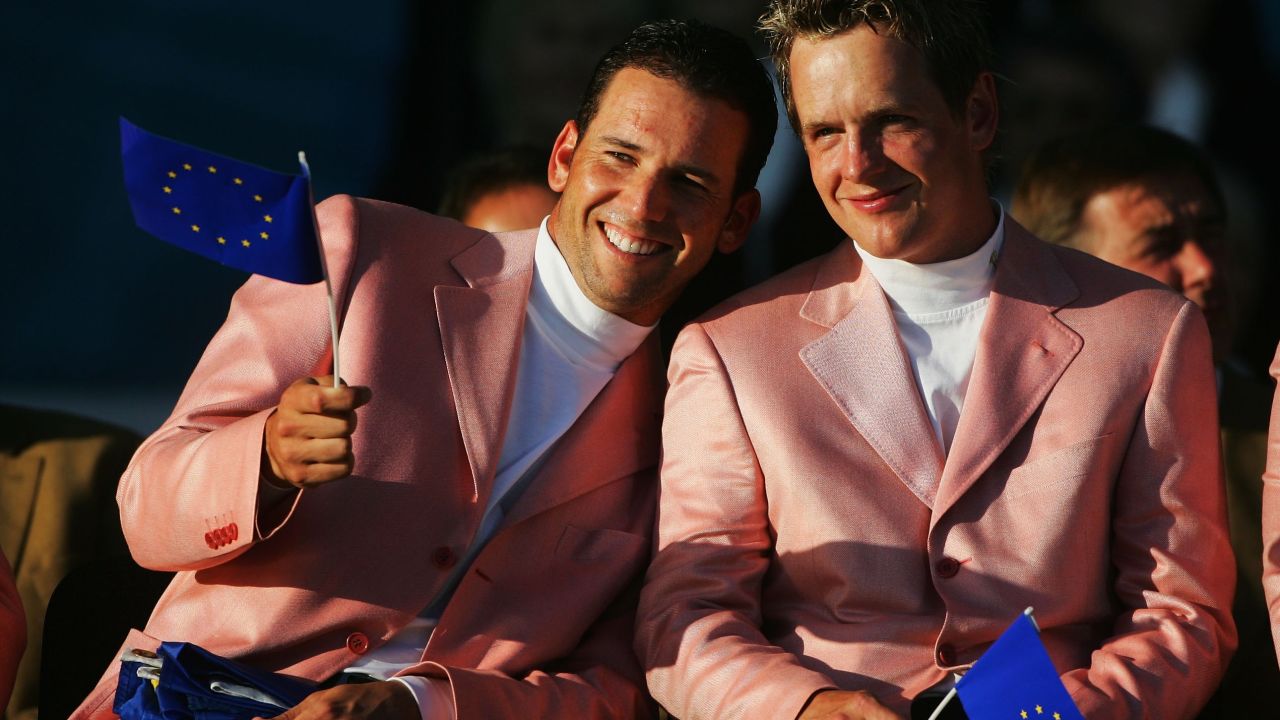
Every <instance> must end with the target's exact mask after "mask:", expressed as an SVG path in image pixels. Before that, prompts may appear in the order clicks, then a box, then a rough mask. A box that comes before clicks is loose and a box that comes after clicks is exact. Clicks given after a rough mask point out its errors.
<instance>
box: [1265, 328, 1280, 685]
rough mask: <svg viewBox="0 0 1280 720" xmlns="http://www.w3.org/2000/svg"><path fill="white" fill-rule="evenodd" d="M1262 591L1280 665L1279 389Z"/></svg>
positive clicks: (1274, 367) (1279, 362)
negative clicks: (1264, 594)
mask: <svg viewBox="0 0 1280 720" xmlns="http://www.w3.org/2000/svg"><path fill="white" fill-rule="evenodd" d="M1271 377H1272V378H1275V379H1276V380H1280V347H1277V348H1276V358H1275V360H1274V361H1273V362H1272V363H1271ZM1262 589H1263V591H1264V592H1265V593H1266V596H1267V608H1268V609H1269V610H1270V612H1271V635H1272V638H1273V641H1274V642H1275V646H1276V656H1277V661H1278V662H1280V388H1278V389H1277V391H1276V395H1275V401H1274V403H1273V404H1272V406H1271V431H1270V433H1269V434H1268V435H1267V470H1266V472H1265V473H1263V475H1262Z"/></svg>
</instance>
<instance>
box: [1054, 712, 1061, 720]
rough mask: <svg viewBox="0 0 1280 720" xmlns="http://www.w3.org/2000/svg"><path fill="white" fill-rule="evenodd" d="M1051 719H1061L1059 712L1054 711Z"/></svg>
mask: <svg viewBox="0 0 1280 720" xmlns="http://www.w3.org/2000/svg"><path fill="white" fill-rule="evenodd" d="M1053 720H1062V714H1061V713H1054V714H1053Z"/></svg>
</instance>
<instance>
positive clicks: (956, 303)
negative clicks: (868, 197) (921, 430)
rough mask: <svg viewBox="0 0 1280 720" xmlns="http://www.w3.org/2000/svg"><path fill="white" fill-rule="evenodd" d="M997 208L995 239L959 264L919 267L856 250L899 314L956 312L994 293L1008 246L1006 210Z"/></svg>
mask: <svg viewBox="0 0 1280 720" xmlns="http://www.w3.org/2000/svg"><path fill="white" fill-rule="evenodd" d="M993 202H994V201H993ZM996 208H997V210H998V212H997V218H998V219H997V221H996V229H995V231H994V232H992V233H991V237H989V238H987V241H986V242H984V243H983V244H982V247H979V248H978V249H977V250H975V251H974V252H972V253H970V254H968V255H966V256H964V257H962V258H956V259H955V260H944V261H942V262H937V263H928V264H915V263H909V262H907V261H905V260H887V259H885V258H879V257H876V256H874V255H872V254H871V253H869V252H867V251H866V250H863V249H862V247H861V246H859V245H858V243H856V242H855V243H853V247H854V249H855V250H857V252H858V255H859V257H861V258H862V262H863V263H864V264H865V265H866V267H867V269H868V270H870V271H871V274H872V275H873V276H874V277H875V279H876V282H878V283H879V284H880V287H881V289H883V290H884V294H885V297H887V298H889V304H890V305H891V306H893V309H894V310H895V311H897V312H903V313H906V314H908V315H921V314H926V313H935V312H943V311H946V310H952V309H954V308H958V307H962V306H964V305H968V304H970V303H973V302H976V301H978V300H981V299H983V298H985V297H987V296H988V295H989V294H990V293H991V285H992V281H993V279H994V277H995V271H996V259H997V258H998V257H999V254H1000V248H1001V246H1003V244H1004V208H1002V207H1000V206H999V203H996Z"/></svg>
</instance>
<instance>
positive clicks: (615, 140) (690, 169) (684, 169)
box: [600, 135, 720, 184]
mask: <svg viewBox="0 0 1280 720" xmlns="http://www.w3.org/2000/svg"><path fill="white" fill-rule="evenodd" d="M600 139H601V140H602V141H604V143H605V144H607V145H614V146H617V147H620V148H622V149H623V150H631V151H633V152H641V151H643V150H644V148H643V147H641V146H639V145H637V144H635V143H633V142H631V141H630V140H623V139H622V138H620V137H616V136H613V135H602V136H601V137H600ZM671 169H672V170H673V171H675V172H676V173H677V174H680V175H690V176H693V177H696V178H701V179H702V180H704V181H706V182H707V183H709V184H719V183H720V177H719V176H718V175H716V174H715V173H714V172H711V171H710V170H708V169H706V168H704V167H699V166H697V165H690V164H687V163H677V164H676V165H674V166H673V167H672V168H671Z"/></svg>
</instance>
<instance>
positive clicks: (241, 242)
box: [240, 240, 249, 247]
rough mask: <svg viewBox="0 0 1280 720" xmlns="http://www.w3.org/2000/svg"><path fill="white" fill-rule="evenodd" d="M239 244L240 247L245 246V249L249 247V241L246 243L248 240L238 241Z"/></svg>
mask: <svg viewBox="0 0 1280 720" xmlns="http://www.w3.org/2000/svg"><path fill="white" fill-rule="evenodd" d="M240 244H241V245H243V246H245V247H249V241H248V240H241V241H240Z"/></svg>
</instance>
